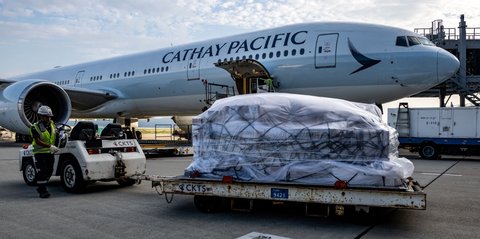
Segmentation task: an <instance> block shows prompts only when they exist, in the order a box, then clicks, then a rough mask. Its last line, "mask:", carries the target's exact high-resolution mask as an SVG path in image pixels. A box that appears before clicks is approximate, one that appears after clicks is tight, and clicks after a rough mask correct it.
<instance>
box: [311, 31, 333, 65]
mask: <svg viewBox="0 0 480 239" xmlns="http://www.w3.org/2000/svg"><path fill="white" fill-rule="evenodd" d="M337 43H338V33H330V34H321V35H318V37H317V43H316V45H315V68H326V67H336V65H337Z"/></svg>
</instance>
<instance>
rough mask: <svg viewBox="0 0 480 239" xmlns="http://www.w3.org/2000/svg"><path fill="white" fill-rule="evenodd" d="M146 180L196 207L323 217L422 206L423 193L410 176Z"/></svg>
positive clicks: (152, 178) (151, 178) (182, 177)
mask: <svg viewBox="0 0 480 239" xmlns="http://www.w3.org/2000/svg"><path fill="white" fill-rule="evenodd" d="M142 179H143V180H150V181H151V182H152V187H155V188H156V190H157V192H158V193H159V194H164V195H165V198H166V199H167V202H170V201H171V200H172V198H173V195H174V194H185V195H192V196H194V204H195V206H196V208H197V209H198V210H200V211H202V212H214V211H217V210H220V209H222V207H225V206H226V207H227V208H230V209H233V210H245V211H250V210H252V209H253V208H254V204H255V202H257V203H258V202H266V201H270V202H272V203H284V202H298V203H304V204H305V213H306V214H307V215H323V216H327V215H328V214H329V213H330V212H332V211H334V212H335V214H336V215H339V216H341V215H343V213H344V211H345V208H355V210H356V211H365V212H368V211H369V209H370V207H383V208H404V209H420V210H424V209H426V194H425V193H424V192H423V191H422V189H421V187H420V186H419V185H418V183H417V182H416V181H414V180H413V179H407V180H406V183H405V185H404V186H402V187H398V188H395V187H373V186H370V187H368V186H367V187H349V186H348V183H347V182H345V181H338V182H337V183H336V184H335V186H322V185H307V184H299V183H291V182H258V181H257V182H255V181H236V180H233V179H232V178H231V177H224V178H223V179H212V178H190V177H186V176H177V177H161V176H143V177H142Z"/></svg>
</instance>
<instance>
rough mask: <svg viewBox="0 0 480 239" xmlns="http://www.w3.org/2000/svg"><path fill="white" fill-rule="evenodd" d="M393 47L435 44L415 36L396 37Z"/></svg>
mask: <svg viewBox="0 0 480 239" xmlns="http://www.w3.org/2000/svg"><path fill="white" fill-rule="evenodd" d="M395 45H396V46H404V47H409V46H415V45H425V46H435V44H433V42H431V41H430V40H428V39H427V38H426V37H417V36H398V37H397V41H396V43H395Z"/></svg>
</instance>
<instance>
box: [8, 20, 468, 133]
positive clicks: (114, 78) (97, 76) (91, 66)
mask: <svg viewBox="0 0 480 239" xmlns="http://www.w3.org/2000/svg"><path fill="white" fill-rule="evenodd" d="M458 68H459V61H458V60H457V58H456V57H455V56H453V55H452V54H450V53H449V52H447V51H445V50H443V49H441V48H439V47H436V46H435V45H434V44H433V43H432V42H430V41H429V40H427V38H425V37H424V36H421V35H419V34H416V33H414V32H411V31H408V30H404V29H400V28H396V27H390V26H383V25H377V24H367V23H352V22H316V23H302V24H294V25H288V26H283V27H277V28H272V29H266V30H259V31H255V32H251V33H245V34H239V35H235V36H230V37H223V38H218V39H213V40H207V41H201V42H197V43H191V44H184V45H179V46H174V47H168V48H163V49H159V50H154V51H148V52H143V53H137V54H131V55H126V56H119V57H113V58H110V59H105V60H98V61H93V62H87V63H83V64H77V65H72V66H65V67H55V68H53V69H50V70H46V71H42V72H37V73H32V74H24V75H20V76H15V77H10V78H7V79H0V125H2V126H3V127H5V128H7V129H9V130H11V131H14V132H17V133H21V134H28V129H29V127H30V126H31V125H32V123H34V122H35V121H36V120H37V116H36V114H35V112H36V110H37V109H38V108H39V107H40V106H42V105H48V106H50V107H51V108H52V111H53V113H54V117H53V120H54V121H55V122H60V123H65V122H67V121H68V119H69V118H70V117H73V118H114V119H126V121H125V122H128V121H129V120H131V119H135V118H147V117H151V116H172V115H173V116H178V117H182V116H191V115H196V114H199V113H201V112H202V111H203V110H205V109H206V108H208V107H209V106H210V105H211V104H212V103H213V102H214V101H215V100H218V99H221V98H224V97H229V96H232V95H238V94H251V93H263V92H268V91H269V90H270V91H272V90H274V91H276V92H283V93H295V94H307V95H314V96H324V97H334V98H341V99H345V100H349V101H356V102H364V103H375V104H381V103H385V102H389V101H393V100H396V99H400V98H404V97H408V96H411V95H413V94H415V93H418V92H421V91H424V90H427V89H429V88H432V87H434V86H436V85H438V84H440V83H442V82H443V81H445V80H447V79H449V78H450V77H452V76H453V75H454V74H455V72H456V71H457V70H458ZM269 80H270V83H268V81H269ZM267 84H270V85H268V86H267Z"/></svg>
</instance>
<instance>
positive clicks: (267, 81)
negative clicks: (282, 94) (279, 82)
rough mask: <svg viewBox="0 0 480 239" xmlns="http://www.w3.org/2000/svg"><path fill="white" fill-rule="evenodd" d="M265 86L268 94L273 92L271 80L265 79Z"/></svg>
mask: <svg viewBox="0 0 480 239" xmlns="http://www.w3.org/2000/svg"><path fill="white" fill-rule="evenodd" d="M265 84H266V85H267V89H268V92H275V88H273V80H272V79H271V78H267V79H266V80H265Z"/></svg>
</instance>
